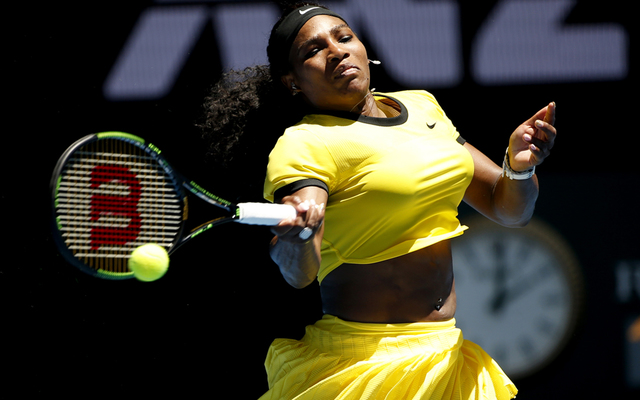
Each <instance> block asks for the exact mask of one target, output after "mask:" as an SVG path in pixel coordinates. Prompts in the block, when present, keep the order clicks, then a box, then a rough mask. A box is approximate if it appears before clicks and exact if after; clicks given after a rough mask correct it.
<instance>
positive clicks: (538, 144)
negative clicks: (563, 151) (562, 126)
mask: <svg viewBox="0 0 640 400" xmlns="http://www.w3.org/2000/svg"><path fill="white" fill-rule="evenodd" d="M542 112H544V117H543V119H536V120H535V122H534V125H535V130H533V131H529V132H528V133H527V134H525V135H523V137H522V138H523V140H524V141H525V142H527V143H528V145H529V150H530V151H531V156H532V157H533V159H534V160H532V164H534V165H535V164H540V163H541V162H542V161H543V160H544V159H545V158H546V157H547V156H549V153H550V151H551V149H552V148H553V145H554V142H555V139H556V135H557V131H556V128H555V126H553V124H554V123H555V120H556V103H554V102H552V103H549V105H548V106H547V107H545V108H543V109H542V110H540V112H539V113H538V114H536V116H540V117H542ZM531 133H533V134H531Z"/></svg>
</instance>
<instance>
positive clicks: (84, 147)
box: [51, 132, 296, 279]
mask: <svg viewBox="0 0 640 400" xmlns="http://www.w3.org/2000/svg"><path fill="white" fill-rule="evenodd" d="M188 194H194V195H196V196H197V197H198V198H200V199H202V200H204V201H205V202H207V203H209V204H212V205H215V206H217V207H218V208H219V209H220V210H222V211H223V213H224V214H225V215H224V216H223V217H220V218H216V219H214V220H211V221H208V222H205V223H204V224H201V225H199V226H198V227H197V228H195V229H193V230H190V231H187V230H186V229H185V224H186V221H187V218H188V217H189V203H188V198H189V196H188ZM51 200H52V207H53V236H54V238H55V242H56V244H57V246H58V248H59V250H60V252H61V254H62V255H63V256H64V257H65V258H66V259H67V261H69V262H70V263H71V264H73V265H74V266H76V267H78V268H80V269H81V270H82V271H84V272H86V273H88V274H91V275H93V276H97V277H99V278H105V279H129V278H133V273H132V272H131V271H129V269H128V267H127V262H128V259H129V256H130V254H131V252H132V251H133V250H134V249H136V248H137V247H138V246H141V245H143V244H147V243H156V244H158V245H160V246H162V247H164V248H165V249H166V250H167V252H168V253H169V254H171V253H172V252H174V251H175V250H176V249H178V248H179V247H180V246H181V245H182V244H184V243H185V242H187V241H189V240H191V239H192V238H194V237H196V236H197V235H199V234H200V233H202V232H204V231H206V230H208V229H210V228H212V227H214V226H217V225H220V224H223V223H226V222H239V223H243V224H252V225H277V224H278V223H279V222H280V221H282V220H284V219H289V218H295V217H296V210H295V209H294V208H293V207H291V206H287V205H282V204H270V203H239V204H234V203H231V202H229V201H227V200H224V199H221V198H219V197H218V196H216V195H214V194H212V193H210V192H208V191H206V190H205V189H203V188H202V187H200V186H199V185H197V184H196V183H194V182H192V181H188V180H185V179H184V178H182V177H181V176H180V175H179V174H178V173H177V172H176V171H174V170H173V168H171V166H170V165H169V164H168V163H167V162H166V160H165V159H164V158H163V157H162V156H161V155H160V150H159V149H158V148H157V147H155V146H154V145H153V144H151V143H146V142H145V141H144V140H143V139H141V138H139V137H137V136H134V135H130V134H126V133H121V132H104V133H98V134H93V135H89V136H86V137H84V138H82V139H80V140H78V141H77V142H76V143H74V144H73V145H71V147H69V148H68V149H67V150H66V151H65V152H64V154H63V155H62V156H61V157H60V159H59V160H58V164H57V165H56V168H55V171H54V173H53V177H52V179H51Z"/></svg>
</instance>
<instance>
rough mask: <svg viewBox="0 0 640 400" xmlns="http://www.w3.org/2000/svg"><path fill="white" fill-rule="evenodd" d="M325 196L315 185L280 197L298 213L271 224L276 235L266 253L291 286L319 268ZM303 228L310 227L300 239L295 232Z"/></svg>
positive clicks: (306, 280)
mask: <svg viewBox="0 0 640 400" xmlns="http://www.w3.org/2000/svg"><path fill="white" fill-rule="evenodd" d="M327 199H328V194H327V192H326V191H325V190H324V189H322V188H319V187H316V186H308V187H305V188H302V189H300V190H298V191H297V192H295V193H293V194H292V195H290V196H286V197H284V198H283V199H282V203H283V204H290V205H292V206H294V207H295V208H296V210H297V211H298V216H297V217H296V219H292V220H286V221H282V222H281V223H280V224H279V225H278V226H275V227H273V228H272V232H273V233H274V234H275V235H276V236H275V237H274V238H273V240H272V241H271V249H270V255H271V258H272V259H273V261H275V263H276V264H278V267H279V268H280V272H281V273H282V276H283V277H284V279H285V280H286V281H287V283H289V284H290V285H291V286H293V287H295V288H299V289H300V288H303V287H306V286H307V285H309V284H310V283H311V282H313V281H314V280H315V279H316V276H317V274H318V270H319V269H320V246H321V243H322V235H323V233H324V224H323V220H324V209H325V204H327ZM303 228H311V229H312V230H313V235H312V236H311V237H310V238H309V239H306V240H303V239H300V237H299V236H298V234H299V233H300V231H301V230H302V229H303Z"/></svg>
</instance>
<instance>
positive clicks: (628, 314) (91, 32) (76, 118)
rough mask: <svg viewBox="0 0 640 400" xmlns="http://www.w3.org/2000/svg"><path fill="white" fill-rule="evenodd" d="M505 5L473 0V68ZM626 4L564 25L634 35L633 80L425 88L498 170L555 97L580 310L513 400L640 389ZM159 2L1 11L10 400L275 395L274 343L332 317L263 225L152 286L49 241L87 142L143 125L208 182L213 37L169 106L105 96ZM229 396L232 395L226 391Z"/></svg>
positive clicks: (554, 196)
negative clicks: (477, 40) (57, 197)
mask: <svg viewBox="0 0 640 400" xmlns="http://www.w3.org/2000/svg"><path fill="white" fill-rule="evenodd" d="M473 3H475V2H473ZM494 3H495V2H492V1H487V2H483V5H474V6H471V5H467V2H462V4H461V6H460V12H461V18H462V22H463V26H462V29H463V41H464V42H463V46H464V49H465V60H467V59H468V56H469V54H468V52H469V51H470V50H469V42H470V38H471V37H472V36H473V35H474V32H475V31H476V30H477V29H478V26H479V25H480V22H481V21H482V20H483V18H484V17H485V16H486V15H487V13H488V12H489V11H490V10H491V8H492V7H493V5H494ZM540 3H541V5H543V4H544V3H545V2H544V1H541V2H540ZM629 3H630V2H623V1H609V2H607V3H606V5H605V4H604V3H602V2H597V3H596V2H582V1H581V2H579V4H578V6H577V7H576V8H575V10H574V13H572V14H571V16H570V19H571V21H570V22H573V23H590V22H616V23H620V24H622V25H624V27H625V29H626V30H627V33H628V37H629V46H630V47H629V70H628V76H627V77H626V78H625V79H623V80H616V81H588V82H572V83H555V84H546V85H517V86H499V87H483V86H480V85H479V84H477V83H475V82H474V81H473V79H472V78H471V77H470V74H469V71H468V66H467V67H466V69H465V76H464V78H463V80H462V82H461V83H460V84H459V85H456V86H455V87H449V88H439V89H437V88H436V89H433V90H430V91H431V92H433V93H434V94H435V95H436V97H437V98H438V99H439V101H440V103H441V105H442V106H443V108H444V109H445V110H446V111H447V114H448V116H449V117H450V118H451V119H452V120H453V121H454V123H455V124H456V126H457V127H458V129H459V131H461V132H462V134H463V136H464V137H465V138H466V139H467V140H469V141H470V142H472V143H473V144H474V145H476V147H478V148H480V149H481V150H483V151H485V152H486V153H487V154H488V155H489V156H490V157H492V158H493V159H494V160H495V161H496V162H499V161H501V157H502V154H503V152H504V148H505V147H506V144H507V138H508V135H509V133H510V132H511V131H512V130H513V129H514V128H515V127H516V126H517V125H518V124H519V123H521V122H522V121H524V120H526V119H527V118H529V117H530V116H531V115H532V114H533V113H534V112H535V111H537V110H538V109H540V108H541V107H542V106H544V104H546V103H547V102H549V101H552V100H553V101H556V102H557V104H558V119H557V127H558V130H559V136H558V140H557V145H556V147H555V148H554V151H553V155H552V157H550V158H549V159H548V160H547V161H546V162H545V164H544V165H543V166H541V167H540V168H539V177H540V181H541V195H540V198H539V202H538V207H537V217H539V218H541V219H543V220H545V221H546V222H548V223H550V224H551V225H553V227H554V228H556V229H557V230H558V231H559V232H560V233H561V234H563V235H564V236H565V238H566V240H567V241H568V242H569V244H570V245H571V246H572V248H573V249H574V251H575V252H576V255H577V256H578V259H579V261H580V263H581V268H582V272H583V274H584V279H585V288H586V293H587V298H586V306H585V314H584V318H583V319H582V320H581V324H580V325H579V328H578V330H577V331H576V333H575V335H574V337H573V338H572V340H571V342H570V345H569V347H568V348H567V350H566V351H564V352H563V353H562V355H561V356H560V357H559V358H558V359H557V360H556V361H555V362H554V363H552V364H551V365H550V366H549V367H548V368H547V369H545V370H544V371H542V372H540V373H538V374H536V375H535V376H532V377H529V378H525V379H522V380H521V381H516V384H517V385H518V387H519V389H520V395H518V398H519V399H534V398H545V399H566V398H574V397H578V396H579V395H585V394H589V395H591V396H593V397H597V398H623V399H624V398H631V397H632V393H637V392H634V390H636V391H637V389H638V387H637V386H636V387H635V388H633V387H631V385H630V384H629V382H628V380H627V379H626V378H625V376H626V375H625V374H627V373H628V371H627V370H626V369H625V363H626V362H627V359H626V354H627V353H626V352H625V351H626V350H625V348H626V347H625V346H627V344H626V342H627V339H626V336H625V335H626V327H627V325H628V323H629V321H630V320H632V319H633V318H637V317H639V316H640V293H638V291H636V292H634V293H633V295H632V296H631V298H626V299H625V300H624V301H622V300H621V299H620V298H619V296H617V295H616V289H617V287H616V277H615V271H616V268H617V267H618V266H619V264H620V263H621V262H626V263H630V264H631V265H635V268H636V271H639V270H640V266H639V265H640V261H639V260H640V250H639V249H638V231H637V224H638V222H640V218H639V213H638V206H637V202H638V193H639V190H638V183H639V181H640V179H639V178H638V169H637V168H638V167H637V150H636V149H635V145H636V144H637V142H638V140H637V139H636V137H635V136H636V135H637V132H638V129H637V123H636V121H635V118H636V115H637V113H638V110H637V108H638V107H637V106H638V100H637V94H636V90H637V87H636V85H635V77H636V73H637V70H636V66H637V63H636V61H635V59H634V57H633V55H635V53H636V51H637V42H635V38H636V36H635V26H633V21H632V13H631V10H630V6H629V5H627V4H629ZM152 4H153V3H152V2H150V1H131V2H126V3H125V2H111V1H110V2H90V3H89V4H83V5H81V6H74V7H71V6H64V5H62V6H61V5H58V4H55V5H52V4H48V5H41V4H39V3H35V2H33V3H32V2H27V3H22V5H21V6H20V7H17V6H10V7H9V12H8V13H7V14H6V15H5V20H7V26H8V27H9V29H8V33H7V35H8V37H9V43H8V44H7V45H6V48H5V56H4V57H3V58H4V60H5V62H4V64H5V67H7V66H8V73H6V72H5V75H4V76H5V80H4V83H3V87H8V89H9V90H8V91H3V92H4V93H5V94H6V96H5V106H4V107H3V110H5V113H4V119H5V121H8V122H9V127H8V129H4V130H3V136H4V138H6V139H8V140H3V142H2V153H3V155H4V157H3V158H4V160H5V161H4V162H3V165H4V177H5V184H4V185H2V191H1V197H0V199H1V201H2V210H3V214H4V215H5V216H7V217H8V218H7V219H6V221H7V223H6V225H5V228H6V229H5V233H4V234H3V237H4V238H5V240H3V250H4V252H5V257H4V261H3V262H2V266H1V267H0V285H1V287H0V293H1V295H2V297H1V298H0V307H1V308H0V310H1V311H2V315H3V319H2V325H1V326H2V337H3V338H4V339H5V340H4V343H5V350H4V351H3V353H4V354H5V355H8V356H4V357H3V364H5V368H8V369H9V371H10V373H9V374H8V375H7V374H6V373H5V374H3V378H2V382H3V383H2V386H3V389H2V391H3V392H9V391H18V392H20V393H22V394H23V395H41V396H43V397H44V396H50V395H52V394H61V395H66V396H67V397H80V396H85V395H92V394H94V393H100V394H109V395H119V396H120V395H122V396H129V395H139V394H145V395H155V394H158V395H159V394H172V395H179V396H181V397H183V396H188V395H196V394H198V395H208V394H210V395H211V396H212V397H232V398H257V397H259V396H260V395H261V394H262V392H264V390H266V375H265V373H264V368H263V365H262V363H263V360H264V356H265V354H266V350H267V347H268V345H269V344H270V342H271V341H272V340H273V339H274V338H275V337H300V336H301V335H302V334H303V331H304V326H305V325H306V324H309V323H312V322H314V321H315V320H316V319H317V318H318V317H319V316H320V314H321V310H320V305H319V300H318V298H317V285H312V286H311V287H309V288H306V289H303V290H295V289H292V288H290V287H288V286H287V285H286V283H285V282H284V280H283V279H282V278H281V277H280V275H279V273H278V271H277V267H276V266H275V265H274V264H273V263H272V262H271V261H270V260H269V259H268V256H267V247H268V241H269V239H270V234H269V231H268V229H266V228H262V227H245V226H242V227H239V226H227V227H225V228H222V229H220V230H218V231H215V232H210V233H208V236H207V237H206V239H201V240H198V241H194V242H193V243H191V244H189V245H188V246H189V247H188V248H185V249H183V250H181V251H180V252H177V253H176V254H174V255H173V256H172V260H171V268H170V271H169V273H168V274H167V275H166V276H165V277H164V278H163V279H161V280H159V281H157V282H154V283H141V282H138V281H133V280H132V281H123V282H112V281H103V280H99V279H96V278H92V277H89V276H86V275H83V274H82V273H80V272H79V271H77V270H76V269H74V268H73V267H71V266H70V265H68V264H67V263H65V261H64V260H63V259H62V257H61V256H59V255H58V253H57V251H56V248H55V245H54V244H53V242H52V240H51V237H50V234H49V225H48V224H49V207H50V205H49V179H50V174H51V171H52V170H53V167H54V165H55V162H56V160H57V158H58V157H59V155H60V154H61V153H62V152H63V151H64V149H65V148H66V147H67V146H68V145H69V144H70V143H72V142H73V141H74V140H76V139H77V138H79V137H81V136H84V135H86V134H88V133H94V132H100V131H106V130H120V131H125V132H130V133H134V134H136V135H139V136H142V137H144V138H146V139H149V140H151V141H153V142H154V143H155V144H156V145H157V146H158V147H160V148H161V149H164V150H165V154H166V156H167V157H168V159H169V160H170V162H172V164H173V165H174V166H175V167H176V169H178V170H180V171H181V172H183V173H184V174H185V175H187V176H189V177H191V178H194V179H195V180H196V181H198V182H200V183H201V184H203V185H204V186H207V182H208V181H210V177H211V174H213V172H212V170H211V169H210V168H209V167H208V166H207V165H206V164H205V163H204V161H203V155H204V150H203V149H202V144H201V143H200V139H199V136H198V131H197V130H196V128H195V127H194V121H195V120H196V119H197V118H198V117H199V116H200V112H201V108H200V105H201V103H202V99H203V97H204V95H205V93H206V89H207V87H208V86H209V85H211V84H212V83H213V82H214V81H215V80H216V79H217V77H218V76H219V73H220V62H219V60H218V55H217V52H216V39H215V37H214V34H213V32H212V30H211V29H208V30H207V33H205V34H204V35H202V37H201V38H200V40H199V42H198V44H197V46H196V47H195V49H194V50H193V52H192V54H191V56H190V58H189V60H188V62H187V64H186V66H185V67H184V68H183V70H182V73H181V75H180V78H179V80H178V82H177V83H176V85H175V87H174V88H173V90H172V91H171V93H170V94H169V95H167V96H166V97H164V98H162V99H159V100H154V101H125V102H112V101H108V100H106V99H105V98H104V96H103V94H102V84H103V82H104V80H105V77H106V76H107V74H108V72H109V70H110V68H111V67H112V65H113V62H114V60H115V59H116V57H117V55H118V54H119V52H120V50H121V47H122V45H123V44H124V43H125V41H126V39H127V37H128V36H129V34H130V32H131V29H132V27H133V26H134V25H135V23H136V21H137V18H138V17H139V15H140V12H141V11H143V10H144V9H146V8H147V7H149V6H150V5H152ZM469 4H472V3H471V2H469ZM209 24H211V23H209ZM365 40H366V38H365ZM5 71H6V70H5ZM374 79H375V80H376V81H377V83H376V85H377V86H376V87H377V88H378V89H379V90H384V91H391V90H396V89H402V87H401V86H399V85H398V84H397V83H395V82H394V80H393V78H392V77H389V76H387V75H386V74H385V71H384V65H383V66H382V67H381V68H380V69H379V70H376V71H375V75H374ZM426 89H430V88H426ZM463 211H464V210H463ZM464 212H466V211H464ZM636 273H640V272H636ZM636 279H637V278H636ZM636 290H640V289H636ZM636 373H638V371H636ZM220 390H221V391H222V393H226V392H227V391H228V390H230V391H232V392H233V395H231V396H229V395H226V396H218V395H216V392H217V391H220ZM23 397H26V396H23ZM636 398H637V397H636Z"/></svg>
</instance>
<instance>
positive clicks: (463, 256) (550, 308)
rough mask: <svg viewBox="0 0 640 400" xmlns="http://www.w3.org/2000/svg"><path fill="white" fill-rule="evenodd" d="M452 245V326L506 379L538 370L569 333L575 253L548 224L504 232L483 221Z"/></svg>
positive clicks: (577, 309) (578, 277) (575, 309)
mask: <svg viewBox="0 0 640 400" xmlns="http://www.w3.org/2000/svg"><path fill="white" fill-rule="evenodd" d="M464 223H465V224H467V225H468V226H469V230H468V231H466V232H465V234H464V235H462V236H460V237H459V238H456V239H454V240H453V241H452V251H453V262H454V264H453V265H454V273H455V285H456V294H457V303H458V307H457V311H456V321H457V326H458V327H459V328H461V329H462V332H463V334H464V337H465V339H468V340H471V341H472V342H475V343H477V344H479V345H480V346H482V348H483V349H484V350H485V351H486V352H487V353H489V355H491V356H492V357H493V358H494V359H495V360H496V361H497V362H498V364H500V366H501V367H502V368H503V369H504V371H505V372H506V373H507V375H509V376H510V377H511V378H512V379H518V378H523V377H526V376H529V375H532V374H533V373H535V372H537V371H539V370H540V369H541V368H543V367H545V366H547V365H548V364H549V363H550V362H551V361H553V359H555V358H556V357H557V356H558V355H559V354H560V352H561V351H562V350H563V348H564V347H565V346H566V345H567V342H568V340H569V339H570V337H571V335H572V334H573V333H574V330H575V328H576V324H577V321H578V318H579V316H580V314H581V312H582V302H583V295H584V287H583V279H582V274H581V271H580V267H579V264H578V261H577V259H576V256H575V255H574V253H573V251H572V249H571V248H570V247H569V245H568V244H567V242H566V241H565V240H564V238H563V237H562V236H561V235H560V234H559V233H558V232H556V231H555V230H554V229H553V228H552V227H550V226H549V225H547V224H545V223H543V222H541V221H540V220H537V219H533V220H532V221H531V222H530V223H529V225H527V227H525V228H504V227H502V226H500V225H497V224H495V223H493V222H491V221H489V220H487V219H486V218H484V217H480V216H478V217H472V218H470V219H469V220H468V221H467V220H465V221H464Z"/></svg>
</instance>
